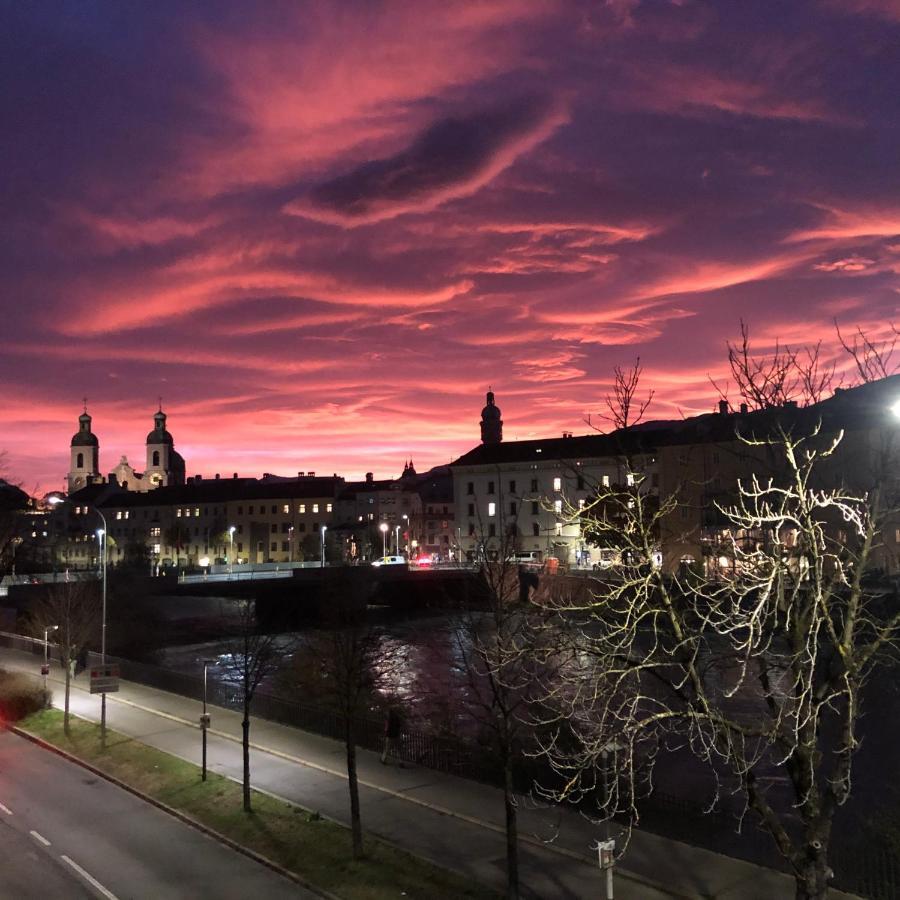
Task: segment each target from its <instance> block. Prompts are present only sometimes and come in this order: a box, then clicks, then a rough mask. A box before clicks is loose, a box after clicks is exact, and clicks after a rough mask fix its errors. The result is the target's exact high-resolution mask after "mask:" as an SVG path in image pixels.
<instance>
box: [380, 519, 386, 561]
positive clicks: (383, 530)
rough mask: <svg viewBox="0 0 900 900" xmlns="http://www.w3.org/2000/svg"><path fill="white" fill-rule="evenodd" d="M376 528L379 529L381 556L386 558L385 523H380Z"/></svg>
mask: <svg viewBox="0 0 900 900" xmlns="http://www.w3.org/2000/svg"><path fill="white" fill-rule="evenodd" d="M378 527H379V528H380V529H381V555H382V557H385V556H387V533H388V526H387V522H382V523H381V524H380V525H379V526H378Z"/></svg>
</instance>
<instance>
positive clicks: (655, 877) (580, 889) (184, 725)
mask: <svg viewBox="0 0 900 900" xmlns="http://www.w3.org/2000/svg"><path fill="white" fill-rule="evenodd" d="M39 665H40V661H39V660H38V659H37V658H35V657H32V656H31V655H29V654H26V653H20V652H18V651H13V650H7V649H0V666H2V667H4V668H10V669H19V670H25V671H30V672H35V671H36V670H39ZM61 678H62V676H61V672H59V670H58V667H54V670H53V674H52V675H51V679H50V687H51V688H52V690H53V694H54V705H60V703H61V698H62V689H61V685H62V680H61ZM85 688H86V684H85V679H84V677H83V676H82V677H81V678H79V679H77V680H76V681H74V682H73V691H72V701H71V703H72V706H71V708H72V711H73V712H74V713H75V714H76V715H79V716H82V717H84V718H86V719H91V720H94V721H97V720H98V719H99V713H100V698H99V697H97V696H94V697H92V696H91V695H90V694H88V693H87V692H86V690H85ZM107 711H108V712H107V715H108V721H109V726H110V728H113V729H115V730H116V731H119V732H121V733H123V734H126V735H128V736H130V737H133V738H135V739H137V740H140V741H142V742H144V743H146V744H149V745H151V746H154V747H157V748H159V749H161V750H165V751H167V752H169V753H173V754H175V755H176V756H179V757H182V758H184V759H187V760H190V761H191V762H195V763H198V764H199V762H200V749H201V745H200V730H199V728H198V727H197V725H196V724H195V723H196V722H197V719H198V715H199V712H200V704H199V702H197V701H192V700H189V699H186V698H184V697H180V696H177V695H174V694H169V693H166V692H164V691H158V690H155V689H153V688H148V687H144V686H142V685H138V684H135V683H130V682H123V683H122V685H121V691H120V692H119V693H118V694H109V695H108V703H107ZM210 711H211V713H212V730H211V732H210V737H209V764H210V768H211V770H213V771H216V772H220V773H221V774H224V775H227V776H230V777H234V778H237V777H239V774H240V771H241V754H240V744H239V741H240V716H239V714H238V713H236V712H232V711H230V710H225V709H219V708H215V707H212V708H211V709H210ZM251 742H252V744H253V752H252V754H251V778H252V782H253V786H254V787H256V788H258V789H260V790H264V791H267V792H269V793H272V794H274V795H276V796H278V797H283V798H285V799H287V800H290V801H293V802H295V803H298V804H301V805H302V806H304V807H307V808H309V809H313V810H318V811H319V812H321V813H322V814H323V815H326V816H329V817H331V818H333V819H336V820H338V821H340V822H347V821H348V818H349V815H348V799H347V789H346V776H345V774H344V771H345V770H344V751H343V746H342V745H341V744H340V743H339V742H337V741H333V740H330V739H328V738H322V737H319V736H317V735H312V734H309V733H307V732H303V731H299V730H297V729H294V728H290V727H287V726H283V725H278V724H275V723H272V722H266V721H264V720H262V719H254V720H253V723H252V728H251ZM358 762H359V774H360V782H361V805H362V818H363V827H364V828H365V829H366V830H368V831H370V832H372V833H375V834H378V835H380V836H382V837H385V838H387V839H389V840H391V841H393V842H395V843H396V844H398V845H400V846H402V847H404V848H406V849H408V850H410V851H412V852H413V853H416V854H418V855H420V856H423V857H426V858H428V859H431V860H433V861H435V862H437V863H439V864H441V865H444V866H446V867H448V868H452V869H455V870H457V871H459V872H462V873H464V874H466V875H468V876H470V877H472V878H475V879H478V880H480V881H482V882H484V883H488V884H493V885H495V886H497V887H498V888H502V886H503V883H504V836H503V802H502V793H501V792H500V791H499V790H496V789H494V788H490V787H487V786H485V785H481V784H477V783H475V782H471V781H467V780H465V779H460V778H455V777H453V776H450V775H444V774H442V773H437V772H433V771H431V770H429V769H422V768H416V767H413V768H405V769H400V768H397V767H394V766H382V765H381V764H380V762H379V760H378V757H377V755H376V754H373V753H369V752H367V751H359V760H358ZM520 819H521V823H520V831H521V836H522V845H521V862H520V868H521V876H522V884H523V888H525V889H526V890H525V895H526V896H530V897H540V898H561V900H563V898H593V897H598V898H599V897H602V896H604V894H603V882H602V880H601V877H600V873H599V870H598V867H597V865H596V862H595V859H596V857H595V855H594V853H593V852H592V851H591V846H592V845H593V844H594V842H595V841H596V840H597V838H598V837H600V836H601V835H600V834H599V829H598V828H597V827H596V826H594V825H592V824H591V823H589V822H587V821H586V820H585V819H584V818H582V817H581V816H579V815H577V814H576V813H574V812H572V811H570V810H560V809H557V808H552V809H543V808H536V807H535V806H534V805H533V804H531V803H530V802H529V801H528V800H527V799H524V798H523V800H522V805H521V807H520ZM551 841H552V843H550V842H551ZM793 894H794V888H793V881H792V880H791V879H790V878H788V877H787V876H784V875H781V874H779V873H776V872H773V871H771V870H768V869H764V868H761V867H759V866H754V865H752V864H750V863H745V862H742V861H740V860H735V859H732V858H730V857H725V856H721V855H719V854H716V853H712V852H709V851H706V850H702V849H699V848H696V847H691V846H688V845H686V844H682V843H679V842H677V841H672V840H669V839H665V838H661V837H658V836H656V835H651V834H648V833H646V832H635V833H634V834H633V836H632V840H631V843H630V845H629V848H628V851H627V853H626V856H625V858H624V860H623V861H622V862H621V864H620V866H619V869H618V870H617V875H616V898H617V900H662V898H665V897H715V898H720V900H756V898H760V897H766V898H780V897H785V898H790V897H792V896H793ZM834 896H835V897H840V896H842V895H840V894H838V893H836V892H835V894H834Z"/></svg>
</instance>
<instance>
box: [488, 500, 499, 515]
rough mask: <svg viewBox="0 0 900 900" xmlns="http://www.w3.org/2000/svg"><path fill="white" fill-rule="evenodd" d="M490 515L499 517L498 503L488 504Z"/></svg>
mask: <svg viewBox="0 0 900 900" xmlns="http://www.w3.org/2000/svg"><path fill="white" fill-rule="evenodd" d="M488 515H489V516H496V515H497V504H496V503H488Z"/></svg>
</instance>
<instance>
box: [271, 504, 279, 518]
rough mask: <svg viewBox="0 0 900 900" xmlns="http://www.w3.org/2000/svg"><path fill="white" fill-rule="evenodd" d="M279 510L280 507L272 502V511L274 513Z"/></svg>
mask: <svg viewBox="0 0 900 900" xmlns="http://www.w3.org/2000/svg"><path fill="white" fill-rule="evenodd" d="M277 512H278V507H277V506H276V505H275V504H274V503H273V504H272V513H273V515H274V514H275V513H277Z"/></svg>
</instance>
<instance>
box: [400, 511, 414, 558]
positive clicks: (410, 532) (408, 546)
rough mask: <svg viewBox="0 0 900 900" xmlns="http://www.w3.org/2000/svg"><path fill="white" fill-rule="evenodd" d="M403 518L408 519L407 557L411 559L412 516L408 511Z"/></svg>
mask: <svg viewBox="0 0 900 900" xmlns="http://www.w3.org/2000/svg"><path fill="white" fill-rule="evenodd" d="M401 518H403V519H405V520H406V558H407V559H409V558H410V557H411V556H412V518H410V516H408V515H407V514H406V513H403V516H402V517H401Z"/></svg>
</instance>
